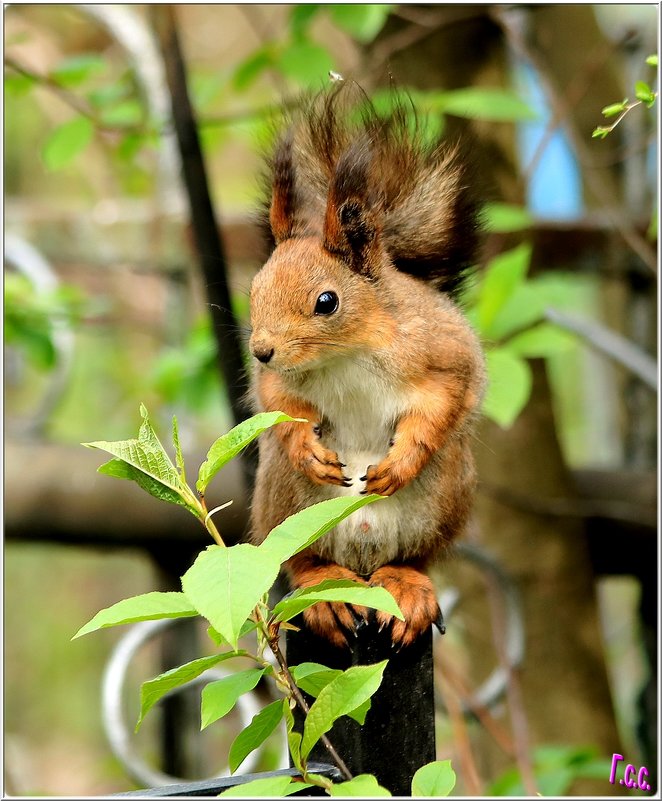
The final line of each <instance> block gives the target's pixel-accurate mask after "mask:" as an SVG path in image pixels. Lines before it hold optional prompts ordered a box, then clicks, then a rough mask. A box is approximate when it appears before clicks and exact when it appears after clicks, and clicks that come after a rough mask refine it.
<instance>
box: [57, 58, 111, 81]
mask: <svg viewBox="0 0 662 801" xmlns="http://www.w3.org/2000/svg"><path fill="white" fill-rule="evenodd" d="M105 68H106V62H105V60H104V58H103V56H100V55H99V54H98V53H80V54H78V55H75V56H68V57H67V58H65V59H64V60H63V61H61V62H60V63H59V64H58V65H57V67H55V68H54V69H52V70H51V71H50V74H49V75H50V77H51V78H52V79H53V80H54V81H56V82H57V83H59V84H60V86H67V87H70V86H77V85H78V84H81V83H83V82H84V81H86V80H88V79H89V78H91V77H92V75H95V74H98V73H100V72H103V71H104V70H105Z"/></svg>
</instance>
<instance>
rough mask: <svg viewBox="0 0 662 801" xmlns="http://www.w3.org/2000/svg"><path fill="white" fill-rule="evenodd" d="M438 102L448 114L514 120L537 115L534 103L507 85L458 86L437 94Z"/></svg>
mask: <svg viewBox="0 0 662 801" xmlns="http://www.w3.org/2000/svg"><path fill="white" fill-rule="evenodd" d="M435 105H436V106H437V108H438V109H439V110H440V111H443V112H444V113H445V114H454V115H455V116H457V117H468V118H469V119H479V120H486V121H487V122H514V121H517V120H532V119H535V118H536V117H537V114H536V113H535V112H534V111H533V110H532V109H531V107H530V106H528V105H527V104H526V103H525V102H524V101H523V100H522V99H521V98H519V97H518V96H517V95H516V94H514V93H513V92H509V91H508V90H506V89H496V88H487V87H485V88H481V87H468V88H465V89H454V90H452V91H450V92H443V93H439V94H437V95H436V99H435Z"/></svg>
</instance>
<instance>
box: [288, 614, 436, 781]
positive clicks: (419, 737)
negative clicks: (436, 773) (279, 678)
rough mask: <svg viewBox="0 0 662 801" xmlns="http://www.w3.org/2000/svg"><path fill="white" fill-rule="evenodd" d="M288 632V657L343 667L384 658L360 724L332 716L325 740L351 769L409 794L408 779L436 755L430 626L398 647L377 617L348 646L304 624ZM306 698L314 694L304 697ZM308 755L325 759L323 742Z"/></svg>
mask: <svg viewBox="0 0 662 801" xmlns="http://www.w3.org/2000/svg"><path fill="white" fill-rule="evenodd" d="M293 622H295V623H296V625H297V626H299V627H301V630H300V631H298V632H292V631H288V632H287V640H286V642H287V662H288V665H290V666H294V665H298V664H300V663H301V662H320V663H321V664H323V665H326V666H327V667H330V668H337V669H340V670H346V669H347V668H349V667H352V666H354V665H369V664H374V663H375V662H381V661H382V660H383V659H388V660H389V663H388V665H387V666H386V670H385V671H384V678H383V680H382V684H381V686H380V688H379V690H378V691H377V692H376V693H375V695H373V697H372V705H371V708H370V711H369V712H368V714H367V716H366V721H365V724H364V725H363V726H359V724H358V723H356V721H354V720H352V719H351V718H348V717H342V718H340V719H339V720H337V721H336V723H335V724H334V726H333V728H332V729H331V731H330V732H329V733H328V737H329V740H330V741H331V743H332V744H333V746H334V748H335V749H336V751H337V752H338V754H339V755H340V756H341V757H342V759H343V760H344V761H345V763H346V764H347V767H348V768H349V770H350V771H351V772H352V774H353V775H355V776H356V775H357V774H359V773H372V774H374V775H375V776H376V778H377V781H378V782H379V783H380V784H381V785H382V786H383V787H386V788H387V789H388V790H390V791H391V793H393V795H399V796H408V795H411V779H412V777H413V775H414V773H415V772H416V771H417V770H418V768H420V767H421V766H422V765H425V764H426V763H428V762H431V761H433V760H434V759H435V736H434V695H433V690H434V686H433V663H432V630H431V629H429V630H428V631H427V632H425V634H423V635H422V636H421V637H419V639H418V640H417V641H416V642H414V643H413V644H412V645H410V646H409V647H407V648H403V649H402V650H401V651H399V652H398V651H395V650H394V649H393V648H391V641H390V638H389V636H388V632H387V631H383V632H381V633H380V632H379V631H378V627H377V624H376V623H370V624H369V625H368V626H366V627H365V628H363V629H362V630H361V631H360V632H359V635H358V637H357V638H356V639H354V640H353V642H352V644H351V648H336V647H334V646H332V645H330V644H329V643H328V642H327V641H326V640H323V639H321V638H320V637H318V636H316V635H315V634H313V633H312V632H311V631H309V630H308V629H306V628H305V626H304V625H303V621H302V620H301V618H298V619H297V620H296V621H293ZM306 700H307V701H308V702H309V703H312V702H313V701H314V699H313V698H309V697H307V698H306ZM295 721H296V728H297V729H298V730H299V731H301V730H302V729H303V715H302V713H301V712H300V711H299V710H298V708H297V710H296V711H295ZM310 758H311V760H314V761H320V762H329V761H330V758H329V754H328V752H327V751H326V748H325V747H324V745H323V744H322V743H317V745H316V746H315V748H314V749H313V751H312V753H311V755H310Z"/></svg>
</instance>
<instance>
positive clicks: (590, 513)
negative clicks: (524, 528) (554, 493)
mask: <svg viewBox="0 0 662 801" xmlns="http://www.w3.org/2000/svg"><path fill="white" fill-rule="evenodd" d="M478 492H479V493H481V494H483V495H487V496H488V497H490V498H493V499H494V500H496V501H497V502H498V503H502V504H505V505H506V506H511V507H514V508H516V509H520V510H522V511H525V512H529V513H531V514H534V515H549V516H552V517H567V518H575V519H583V518H587V517H605V518H609V519H611V520H619V521H621V522H624V523H634V524H635V525H647V524H649V520H648V519H647V518H646V516H645V515H643V514H642V513H641V507H640V506H639V505H637V504H635V503H628V502H627V501H617V500H607V499H606V498H596V499H594V500H591V499H588V498H587V499H583V498H578V499H574V498H544V499H542V498H539V497H538V496H534V495H526V494H524V493H522V492H517V491H515V490H512V489H508V488H506V487H498V486H496V485H495V484H489V483H487V482H485V481H481V482H480V484H479V487H478Z"/></svg>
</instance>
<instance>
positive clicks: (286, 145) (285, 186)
mask: <svg viewBox="0 0 662 801" xmlns="http://www.w3.org/2000/svg"><path fill="white" fill-rule="evenodd" d="M294 179H295V174H294V164H293V162H292V136H291V134H290V133H288V134H286V135H285V136H284V137H283V138H282V139H281V140H280V142H279V143H278V144H277V145H276V150H275V152H274V155H273V159H272V190H271V206H270V207H269V224H270V226H271V232H272V234H273V236H274V239H275V241H276V244H277V245H279V244H280V243H281V242H282V241H283V240H285V239H289V238H290V237H291V236H292V235H293V233H294V223H295V185H294Z"/></svg>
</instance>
